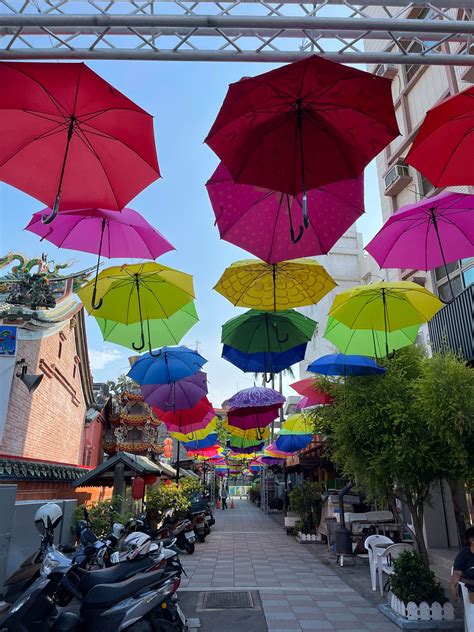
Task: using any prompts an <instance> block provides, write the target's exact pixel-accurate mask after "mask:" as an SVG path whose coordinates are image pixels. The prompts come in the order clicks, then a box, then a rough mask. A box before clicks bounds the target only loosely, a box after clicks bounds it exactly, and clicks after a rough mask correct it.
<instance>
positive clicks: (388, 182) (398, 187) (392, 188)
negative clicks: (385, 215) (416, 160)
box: [384, 163, 412, 197]
mask: <svg viewBox="0 0 474 632" xmlns="http://www.w3.org/2000/svg"><path fill="white" fill-rule="evenodd" d="M411 180H412V178H411V175H410V170H409V168H408V165H405V164H400V163H397V164H395V165H393V167H392V168H391V169H389V170H388V171H387V173H386V174H385V176H384V182H385V195H389V196H391V197H394V196H395V195H398V194H399V193H400V191H402V190H403V189H404V188H405V187H406V186H407V184H409V183H410V182H411Z"/></svg>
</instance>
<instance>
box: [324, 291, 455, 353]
mask: <svg viewBox="0 0 474 632" xmlns="http://www.w3.org/2000/svg"><path fill="white" fill-rule="evenodd" d="M442 307H443V303H442V302H441V301H440V300H439V299H438V298H437V297H436V296H435V295H434V294H432V293H431V292H429V291H428V290H426V289H425V288H424V287H421V286H420V285H418V284H417V283H412V282H410V281H398V282H394V283H389V282H386V281H382V282H380V283H372V284H370V285H358V286H355V287H352V288H349V289H347V290H344V291H342V292H340V293H339V294H337V295H336V296H335V298H334V301H333V304H332V306H331V309H330V310H329V315H330V316H333V317H334V318H336V319H337V320H339V321H340V322H342V323H344V324H345V325H347V326H348V327H350V328H351V329H378V330H381V331H383V332H384V333H385V334H387V333H388V332H389V331H394V330H397V329H401V328H402V327H410V326H411V325H420V324H422V323H426V322H427V321H428V320H431V318H433V316H434V315H435V314H436V313H437V312H438V311H439V310H440V309H441V308H442ZM385 351H386V354H387V355H388V353H389V347H388V336H387V335H386V338H385Z"/></svg>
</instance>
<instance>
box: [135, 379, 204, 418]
mask: <svg viewBox="0 0 474 632" xmlns="http://www.w3.org/2000/svg"><path fill="white" fill-rule="evenodd" d="M141 392H142V397H143V399H144V400H145V402H146V403H147V404H150V406H156V407H157V408H160V409H161V410H164V411H174V410H182V409H185V408H192V407H193V406H195V405H196V404H197V403H198V402H199V401H200V400H201V399H202V398H203V397H205V396H206V394H207V375H206V374H205V373H203V372H202V371H198V372H197V373H194V374H193V375H189V376H188V377H185V378H182V379H180V380H176V381H175V382H170V383H166V384H143V385H142V387H141Z"/></svg>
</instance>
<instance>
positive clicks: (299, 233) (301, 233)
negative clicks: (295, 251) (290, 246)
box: [290, 226, 304, 244]
mask: <svg viewBox="0 0 474 632" xmlns="http://www.w3.org/2000/svg"><path fill="white" fill-rule="evenodd" d="M303 233H304V228H303V226H300V228H299V231H298V234H297V236H296V238H295V231H294V230H293V227H292V228H290V235H291V241H292V242H293V243H294V244H297V243H298V242H299V240H300V239H301V237H303Z"/></svg>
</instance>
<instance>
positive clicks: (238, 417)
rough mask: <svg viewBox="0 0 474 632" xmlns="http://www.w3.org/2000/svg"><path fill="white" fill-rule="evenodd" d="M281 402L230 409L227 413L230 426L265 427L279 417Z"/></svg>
mask: <svg viewBox="0 0 474 632" xmlns="http://www.w3.org/2000/svg"><path fill="white" fill-rule="evenodd" d="M280 407H281V404H275V405H273V406H265V407H257V406H253V407H251V408H239V409H237V410H229V411H228V413H227V422H228V424H229V426H236V427H237V428H241V429H242V430H250V429H252V428H265V426H268V425H269V424H271V423H272V421H273V420H274V419H276V418H277V417H278V410H279V409H280Z"/></svg>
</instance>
